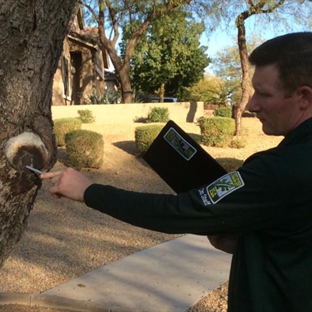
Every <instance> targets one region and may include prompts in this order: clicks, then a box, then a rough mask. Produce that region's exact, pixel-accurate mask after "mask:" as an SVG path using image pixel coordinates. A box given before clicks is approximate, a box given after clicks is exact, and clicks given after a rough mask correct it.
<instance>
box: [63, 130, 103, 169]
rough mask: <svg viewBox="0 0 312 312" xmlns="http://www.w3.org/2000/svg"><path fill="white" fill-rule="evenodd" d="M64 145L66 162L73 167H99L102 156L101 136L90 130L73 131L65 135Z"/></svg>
mask: <svg viewBox="0 0 312 312" xmlns="http://www.w3.org/2000/svg"><path fill="white" fill-rule="evenodd" d="M65 143H66V151H67V156H68V160H69V162H70V164H72V165H73V166H74V167H76V168H78V169H80V168H82V167H85V168H96V169H98V168H100V167H101V165H102V163H103V154H104V152H103V149H104V141H103V137H102V135H101V134H99V133H97V132H94V131H90V130H73V131H70V132H68V133H66V135H65Z"/></svg>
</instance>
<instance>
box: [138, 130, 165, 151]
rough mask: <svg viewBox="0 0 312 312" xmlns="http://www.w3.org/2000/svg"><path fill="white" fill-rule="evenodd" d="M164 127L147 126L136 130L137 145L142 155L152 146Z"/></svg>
mask: <svg viewBox="0 0 312 312" xmlns="http://www.w3.org/2000/svg"><path fill="white" fill-rule="evenodd" d="M163 127H164V125H147V126H141V127H137V128H135V132H134V136H135V144H136V146H137V148H138V150H139V151H140V152H141V154H144V153H145V152H146V151H147V150H148V148H149V147H150V146H151V144H152V143H153V141H154V140H155V138H156V137H157V135H158V134H159V133H160V131H161V129H162V128H163Z"/></svg>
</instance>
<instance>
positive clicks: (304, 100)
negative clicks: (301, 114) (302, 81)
mask: <svg viewBox="0 0 312 312" xmlns="http://www.w3.org/2000/svg"><path fill="white" fill-rule="evenodd" d="M298 94H299V96H300V99H301V100H300V108H301V109H303V110H304V109H307V108H308V107H311V108H312V88H311V87H309V86H302V87H299V88H298Z"/></svg>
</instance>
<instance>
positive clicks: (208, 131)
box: [198, 117, 235, 147]
mask: <svg viewBox="0 0 312 312" xmlns="http://www.w3.org/2000/svg"><path fill="white" fill-rule="evenodd" d="M198 123H199V127H200V131H201V135H202V140H201V141H202V144H204V145H206V146H215V147H227V146H228V144H229V143H230V141H231V139H232V138H233V136H234V132H235V121H234V119H232V118H226V117H210V118H204V117H202V118H199V119H198Z"/></svg>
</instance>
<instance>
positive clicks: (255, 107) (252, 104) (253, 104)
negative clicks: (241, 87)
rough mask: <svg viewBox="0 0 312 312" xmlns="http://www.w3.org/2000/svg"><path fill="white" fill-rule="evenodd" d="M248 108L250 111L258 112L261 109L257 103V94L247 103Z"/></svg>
mask: <svg viewBox="0 0 312 312" xmlns="http://www.w3.org/2000/svg"><path fill="white" fill-rule="evenodd" d="M246 108H247V110H248V111H250V112H257V111H258V110H259V105H258V104H257V101H256V100H255V96H254V95H253V96H252V97H251V99H250V100H249V102H248V103H247V107H246Z"/></svg>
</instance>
